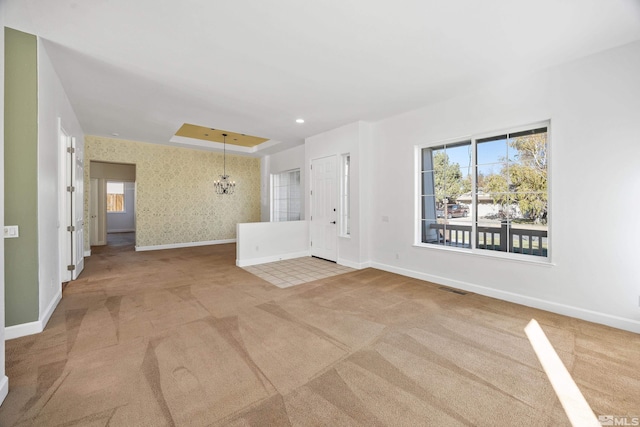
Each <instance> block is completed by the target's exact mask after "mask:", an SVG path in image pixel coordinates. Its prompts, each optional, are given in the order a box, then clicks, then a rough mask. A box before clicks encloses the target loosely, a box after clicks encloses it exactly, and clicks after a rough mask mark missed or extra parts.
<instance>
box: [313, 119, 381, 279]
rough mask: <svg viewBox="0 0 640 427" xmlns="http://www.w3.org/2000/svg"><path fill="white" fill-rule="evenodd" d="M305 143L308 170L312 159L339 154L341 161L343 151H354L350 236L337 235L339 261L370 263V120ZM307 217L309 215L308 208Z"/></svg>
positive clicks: (342, 262)
mask: <svg viewBox="0 0 640 427" xmlns="http://www.w3.org/2000/svg"><path fill="white" fill-rule="evenodd" d="M305 146H306V149H305V170H307V171H308V170H309V169H310V166H311V161H312V160H313V159H318V158H321V157H327V156H331V155H336V156H337V158H338V162H340V161H341V156H342V155H343V154H347V153H349V154H350V155H351V227H350V229H351V236H350V237H338V245H337V248H338V260H337V262H338V263H339V264H342V265H347V266H349V267H353V268H363V267H366V266H368V263H369V260H370V256H369V246H370V244H369V211H370V209H371V199H370V197H371V182H370V179H371V176H372V175H371V174H372V169H371V167H372V165H371V160H370V159H371V152H370V151H371V124H369V123H365V122H356V123H352V124H349V125H346V126H342V127H340V128H337V129H333V130H331V131H328V132H324V133H321V134H318V135H314V136H312V137H309V138H307V139H306V140H305ZM340 169H341V168H338V170H340ZM310 182H311V179H308V180H307V184H306V185H305V205H306V206H309V203H310V195H309V193H310V192H309V190H310ZM338 213H339V214H340V212H338ZM305 218H306V219H307V220H308V219H309V212H308V210H307V212H306V214H305Z"/></svg>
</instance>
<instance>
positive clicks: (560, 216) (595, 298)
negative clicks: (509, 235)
mask: <svg viewBox="0 0 640 427" xmlns="http://www.w3.org/2000/svg"><path fill="white" fill-rule="evenodd" d="M638 76H640V42H636V43H633V44H630V45H626V46H623V47H620V48H617V49H614V50H610V51H607V52H604V53H600V54H597V55H594V56H591V57H588V58H586V59H582V60H580V61H577V62H573V63H570V64H566V65H562V66H559V67H556V68H553V69H550V70H547V71H544V72H540V73H537V74H535V75H530V76H528V77H526V78H522V79H520V80H518V81H512V82H507V83H504V84H503V85H501V86H500V87H494V88H491V89H488V90H484V91H480V92H477V93H473V94H469V95H468V96H466V97H462V98H458V99H453V100H450V101H448V102H443V103H440V104H437V105H432V106H429V107H425V108H422V109H419V110H415V111H411V112H408V113H406V114H402V115H399V116H395V117H391V118H388V119H385V120H383V121H380V122H378V123H376V124H375V126H374V132H373V135H374V137H373V144H374V145H373V146H372V148H374V147H375V150H372V153H373V162H374V172H375V174H374V176H373V182H372V185H371V186H370V187H367V189H370V190H371V191H373V211H372V217H371V221H372V222H371V226H370V230H371V235H372V254H371V256H372V260H373V262H374V263H373V265H374V266H376V267H379V268H383V269H387V270H390V271H397V272H400V273H403V274H407V275H410V276H415V277H421V278H424V279H427V280H432V281H435V282H439V283H445V284H449V285H452V286H457V287H459V288H463V289H468V290H471V291H474V292H478V293H482V294H486V295H491V296H495V297H498V298H502V299H505V300H510V301H515V302H520V303H523V304H526V305H530V306H535V307H539V308H544V309H548V310H551V311H555V312H559V313H563V314H568V315H571V316H575V317H580V318H583V319H587V320H592V321H596V322H600V323H604V324H609V325H612V326H616V327H619V328H624V329H628V330H632V331H635V332H640V307H639V298H640V280H639V275H638V266H637V264H638V261H637V260H638V254H637V245H638V241H639V239H640V221H638V218H637V215H635V214H636V213H637V212H638V211H640V198H639V197H637V194H638V188H640V166H639V164H640V163H639V159H640V143H638V141H639V139H638V138H639V135H640V101H639V100H640V84H639V83H638V82H639V80H638ZM546 119H551V127H550V191H551V200H550V203H551V213H550V215H551V216H550V245H551V246H550V251H551V256H552V265H540V264H532V263H523V262H517V261H509V260H502V259H496V258H492V257H483V256H474V255H468V254H463V253H457V252H452V251H444V250H438V249H435V248H434V249H426V248H422V247H414V246H412V244H413V243H414V226H415V223H416V218H415V214H414V212H415V203H416V190H415V189H414V182H415V175H414V174H415V173H416V172H415V170H414V147H415V146H416V145H421V144H425V143H434V142H438V141H441V140H446V139H449V138H458V137H461V136H465V135H469V134H472V133H476V132H486V131H492V130H499V129H501V128H505V127H509V126H515V125H524V124H528V123H533V122H537V121H541V120H546ZM389 178H393V179H389ZM383 216H388V217H389V222H383V221H382V217H383ZM396 254H397V255H398V257H399V259H396Z"/></svg>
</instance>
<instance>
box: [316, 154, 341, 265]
mask: <svg viewBox="0 0 640 427" xmlns="http://www.w3.org/2000/svg"><path fill="white" fill-rule="evenodd" d="M337 193H338V174H337V167H336V156H329V157H323V158H320V159H314V160H312V161H311V222H310V224H311V227H310V228H311V255H313V256H316V257H319V258H324V259H327V260H329V261H336V260H337V253H336V252H337V251H336V247H337V243H338V228H337V226H336V220H337V215H338V213H337V207H338V198H337Z"/></svg>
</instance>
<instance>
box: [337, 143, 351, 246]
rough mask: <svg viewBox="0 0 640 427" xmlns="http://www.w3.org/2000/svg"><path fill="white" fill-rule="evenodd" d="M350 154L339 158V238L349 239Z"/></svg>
mask: <svg viewBox="0 0 640 427" xmlns="http://www.w3.org/2000/svg"><path fill="white" fill-rule="evenodd" d="M352 169H353V163H352V162H351V154H350V153H345V154H343V155H342V156H341V158H340V237H346V238H350V237H351V180H352V174H351V171H352Z"/></svg>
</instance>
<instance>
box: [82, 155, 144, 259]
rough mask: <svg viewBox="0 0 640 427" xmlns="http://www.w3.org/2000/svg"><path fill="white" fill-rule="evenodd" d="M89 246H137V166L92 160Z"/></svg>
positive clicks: (123, 247) (133, 247) (128, 247)
mask: <svg viewBox="0 0 640 427" xmlns="http://www.w3.org/2000/svg"><path fill="white" fill-rule="evenodd" d="M90 168H91V169H90V175H91V181H90V184H91V185H90V195H89V197H90V203H89V211H90V215H89V217H90V221H91V223H90V228H89V230H90V239H89V240H90V245H91V247H92V251H93V250H95V248H96V247H101V246H114V247H119V248H121V249H131V250H134V249H135V240H136V239H135V232H136V196H135V188H136V184H135V174H136V165H135V164H126V163H109V162H101V161H91V165H90Z"/></svg>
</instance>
